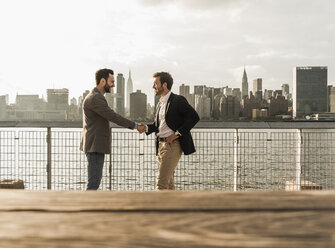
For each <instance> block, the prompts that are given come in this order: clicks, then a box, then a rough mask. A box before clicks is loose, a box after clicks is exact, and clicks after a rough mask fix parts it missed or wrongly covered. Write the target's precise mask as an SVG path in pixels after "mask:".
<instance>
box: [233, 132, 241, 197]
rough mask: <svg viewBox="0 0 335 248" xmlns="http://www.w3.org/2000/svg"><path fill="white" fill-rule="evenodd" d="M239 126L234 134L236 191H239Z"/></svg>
mask: <svg viewBox="0 0 335 248" xmlns="http://www.w3.org/2000/svg"><path fill="white" fill-rule="evenodd" d="M239 142H240V141H239V135H238V128H235V135H234V191H235V192H236V191H237V184H238V145H239Z"/></svg>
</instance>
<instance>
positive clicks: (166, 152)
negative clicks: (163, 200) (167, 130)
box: [157, 139, 182, 190]
mask: <svg viewBox="0 0 335 248" xmlns="http://www.w3.org/2000/svg"><path fill="white" fill-rule="evenodd" d="M181 154H182V149H181V146H180V143H179V140H178V139H175V140H174V141H173V142H172V143H171V144H170V143H168V142H162V141H159V146H158V164H159V169H158V176H157V189H158V190H163V189H170V190H174V189H175V186H174V180H173V175H174V171H175V169H176V167H177V165H178V162H179V159H180V157H181Z"/></svg>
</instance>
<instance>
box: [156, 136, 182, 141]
mask: <svg viewBox="0 0 335 248" xmlns="http://www.w3.org/2000/svg"><path fill="white" fill-rule="evenodd" d="M177 139H179V138H177ZM177 139H175V140H177ZM158 141H159V142H167V138H160V137H158Z"/></svg>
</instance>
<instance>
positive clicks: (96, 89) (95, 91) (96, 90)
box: [92, 87, 103, 95]
mask: <svg viewBox="0 0 335 248" xmlns="http://www.w3.org/2000/svg"><path fill="white" fill-rule="evenodd" d="M92 92H94V93H99V94H101V95H103V94H102V93H101V91H100V90H99V89H98V88H97V87H95V88H94V89H93V90H92Z"/></svg>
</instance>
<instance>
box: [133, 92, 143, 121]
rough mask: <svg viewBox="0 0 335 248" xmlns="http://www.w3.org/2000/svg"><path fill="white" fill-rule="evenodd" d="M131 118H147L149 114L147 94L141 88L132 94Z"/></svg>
mask: <svg viewBox="0 0 335 248" xmlns="http://www.w3.org/2000/svg"><path fill="white" fill-rule="evenodd" d="M129 106H130V107H129V110H130V119H132V120H145V118H146V115H147V95H146V94H144V93H142V92H141V91H140V90H137V91H136V92H133V93H131V94H130V105H129Z"/></svg>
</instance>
